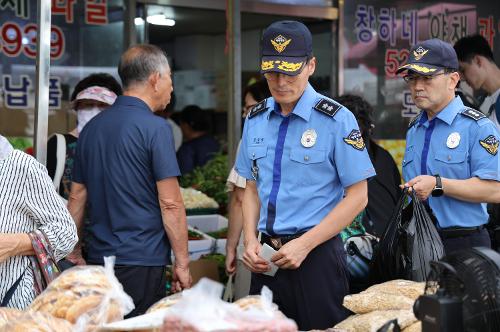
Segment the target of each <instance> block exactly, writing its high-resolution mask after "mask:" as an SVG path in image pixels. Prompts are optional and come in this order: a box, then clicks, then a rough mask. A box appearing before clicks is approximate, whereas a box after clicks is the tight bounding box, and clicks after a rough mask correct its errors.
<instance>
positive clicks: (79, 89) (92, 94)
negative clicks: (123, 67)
mask: <svg viewBox="0 0 500 332" xmlns="http://www.w3.org/2000/svg"><path fill="white" fill-rule="evenodd" d="M121 94H122V88H121V86H120V84H119V83H118V81H117V80H116V79H115V78H114V77H113V76H111V75H109V74H106V73H98V74H92V75H90V76H87V77H86V78H84V79H83V80H81V81H80V82H78V84H77V85H76V86H75V90H74V91H73V94H72V95H71V103H72V106H73V110H74V111H75V112H76V116H77V126H76V128H75V129H73V130H72V131H70V132H69V133H67V134H64V135H60V136H59V141H58V138H57V137H56V135H53V136H52V137H51V138H50V139H49V141H48V144H47V170H48V172H49V175H50V177H51V178H52V180H53V181H54V178H55V177H56V173H58V172H56V171H59V172H60V171H61V170H62V176H59V173H58V174H57V175H58V178H60V179H61V180H60V181H57V180H56V181H55V182H59V183H54V185H55V187H56V188H58V192H59V195H61V196H62V197H63V198H65V199H68V196H69V193H70V191H71V170H72V167H73V157H74V154H75V149H76V143H77V140H78V135H79V134H80V133H81V132H82V130H83V128H84V127H85V125H86V124H87V123H88V122H89V121H90V120H91V119H92V118H93V117H94V116H96V115H97V114H99V113H100V112H102V111H103V110H104V109H106V108H107V107H109V106H110V105H112V104H113V103H114V101H115V99H116V97H117V96H119V95H121ZM58 142H62V143H63V144H65V145H66V149H62V150H61V149H60V151H64V150H66V153H64V155H65V157H64V158H65V160H64V164H62V162H59V163H58V158H57V157H58ZM58 165H59V166H60V167H61V165H64V167H63V168H62V169H61V170H58V169H57V168H58Z"/></svg>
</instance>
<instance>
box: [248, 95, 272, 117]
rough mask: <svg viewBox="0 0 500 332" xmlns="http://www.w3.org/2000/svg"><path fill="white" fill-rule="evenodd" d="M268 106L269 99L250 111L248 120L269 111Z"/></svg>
mask: <svg viewBox="0 0 500 332" xmlns="http://www.w3.org/2000/svg"><path fill="white" fill-rule="evenodd" d="M266 104H267V99H264V100H263V101H261V102H260V103H258V104H257V105H255V106H254V107H253V108H252V110H251V111H250V114H248V118H249V119H251V118H253V117H254V116H256V115H257V114H259V113H261V112H264V111H266V110H267V109H268V107H266Z"/></svg>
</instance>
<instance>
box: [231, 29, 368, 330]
mask: <svg viewBox="0 0 500 332" xmlns="http://www.w3.org/2000/svg"><path fill="white" fill-rule="evenodd" d="M261 43H262V45H261V72H262V73H263V74H264V77H265V78H266V80H267V83H268V85H269V89H270V91H271V94H272V97H271V98H268V99H266V100H264V101H262V102H260V103H259V104H257V105H256V106H255V107H254V108H253V109H252V111H251V112H250V114H249V115H248V119H247V121H245V128H244V131H243V138H242V141H241V146H240V152H239V154H238V158H237V163H236V171H237V172H238V173H239V174H240V175H241V176H243V177H245V178H246V179H247V185H246V188H245V193H244V197H243V219H244V234H245V253H244V255H243V262H244V263H245V264H246V265H247V266H248V268H249V269H250V270H251V271H252V272H253V274H252V282H251V289H250V292H251V293H254V294H255V293H258V292H260V289H261V288H262V286H263V285H267V286H268V287H269V288H270V289H271V290H272V291H273V294H274V300H275V302H276V303H277V304H278V306H279V308H280V310H282V311H283V313H284V314H285V315H286V316H288V317H290V318H292V319H294V320H295V321H296V322H297V325H298V327H299V329H300V330H311V329H326V328H329V327H332V326H334V325H335V324H336V323H338V322H339V321H341V320H343V319H344V318H345V317H346V315H347V312H346V310H345V309H344V308H343V307H342V300H343V298H344V296H345V295H347V294H348V281H347V270H346V257H345V251H344V248H343V245H342V240H341V239H340V237H339V236H338V234H339V232H340V231H341V230H342V229H344V228H345V227H346V226H347V225H349V224H350V223H351V222H352V221H353V219H354V217H355V216H356V215H357V214H358V213H359V212H360V211H362V210H363V209H364V208H365V206H366V204H367V201H368V194H367V184H366V179H368V178H370V177H372V176H374V175H375V171H374V168H373V165H372V163H371V162H370V158H369V157H368V153H367V151H366V147H365V144H364V142H363V138H362V136H361V132H360V131H359V127H358V124H357V122H356V118H355V117H354V115H353V114H352V113H351V112H350V111H349V110H347V109H346V108H345V107H343V106H342V105H340V104H338V103H337V102H335V101H334V100H332V99H329V98H326V97H324V96H322V95H320V94H319V93H317V92H316V91H315V90H314V89H313V87H312V86H311V85H310V84H309V83H308V80H309V77H310V76H311V75H312V74H313V73H314V70H315V67H316V58H315V57H314V56H313V54H312V37H311V33H310V32H309V30H308V29H307V27H306V26H305V25H303V24H302V23H299V22H296V21H281V22H276V23H273V24H271V25H270V26H269V27H268V28H267V29H266V30H265V31H264V34H263V37H262V41H261ZM257 229H258V230H259V231H260V232H262V239H261V241H260V242H259V241H258V240H257V236H256V231H257ZM263 244H267V245H269V246H271V247H273V248H274V249H275V250H277V253H276V254H275V255H274V256H273V257H272V258H271V261H272V263H274V264H276V265H277V266H278V267H279V270H278V272H277V273H276V274H275V275H274V276H268V275H264V274H262V273H263V272H267V271H268V270H269V269H270V264H269V262H267V261H266V260H264V259H263V258H262V257H261V250H262V245H263Z"/></svg>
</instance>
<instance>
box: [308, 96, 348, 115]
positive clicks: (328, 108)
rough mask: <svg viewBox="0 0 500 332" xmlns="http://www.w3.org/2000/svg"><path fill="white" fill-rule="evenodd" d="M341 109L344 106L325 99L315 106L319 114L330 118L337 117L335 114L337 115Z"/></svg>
mask: <svg viewBox="0 0 500 332" xmlns="http://www.w3.org/2000/svg"><path fill="white" fill-rule="evenodd" d="M341 108H342V105H340V104H338V103H336V102H334V101H331V100H328V99H325V98H322V99H320V100H319V101H318V103H317V104H316V106H314V109H315V110H316V111H319V112H321V113H324V114H326V115H328V116H331V117H332V118H333V117H334V116H335V114H337V112H338V111H339V110H340V109H341Z"/></svg>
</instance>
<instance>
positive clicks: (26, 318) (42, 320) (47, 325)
mask: <svg viewBox="0 0 500 332" xmlns="http://www.w3.org/2000/svg"><path fill="white" fill-rule="evenodd" d="M27 331H29V332H73V331H74V330H73V326H72V325H71V324H70V323H69V322H68V321H67V320H64V319H59V318H56V317H53V316H52V315H50V314H48V313H43V312H34V311H31V312H30V311H26V312H23V313H22V314H21V315H19V316H18V317H17V318H16V319H14V320H10V321H9V322H8V323H6V324H5V325H3V326H0V332H27Z"/></svg>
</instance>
